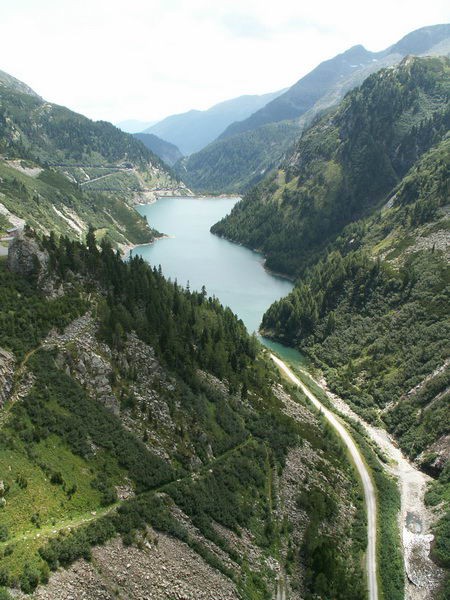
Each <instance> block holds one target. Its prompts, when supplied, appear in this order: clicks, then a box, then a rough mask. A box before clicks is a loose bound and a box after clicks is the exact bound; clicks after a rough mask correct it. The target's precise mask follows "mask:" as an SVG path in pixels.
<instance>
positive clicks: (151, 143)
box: [134, 133, 183, 167]
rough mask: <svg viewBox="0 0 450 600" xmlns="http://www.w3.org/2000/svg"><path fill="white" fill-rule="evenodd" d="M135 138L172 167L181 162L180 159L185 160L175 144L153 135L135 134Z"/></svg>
mask: <svg viewBox="0 0 450 600" xmlns="http://www.w3.org/2000/svg"><path fill="white" fill-rule="evenodd" d="M134 137H135V138H136V139H137V140H139V141H141V142H142V143H143V144H144V146H145V147H146V148H148V149H149V150H151V151H152V152H153V153H154V154H156V155H157V156H159V158H160V159H161V160H162V161H163V162H165V163H166V165H169V166H170V167H172V166H173V165H174V164H175V163H176V162H177V161H178V160H180V158H183V155H182V154H181V152H180V151H179V149H178V148H177V147H176V146H174V144H171V143H170V142H166V141H165V140H162V139H161V138H159V137H158V136H157V135H154V134H153V133H135V134H134Z"/></svg>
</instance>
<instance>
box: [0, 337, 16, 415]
mask: <svg viewBox="0 0 450 600" xmlns="http://www.w3.org/2000/svg"><path fill="white" fill-rule="evenodd" d="M14 365H15V358H14V356H13V355H12V354H11V353H10V352H7V351H6V350H3V348H0V407H1V406H2V405H3V404H4V403H5V402H6V400H7V399H8V398H9V395H10V394H11V390H12V386H13V378H14Z"/></svg>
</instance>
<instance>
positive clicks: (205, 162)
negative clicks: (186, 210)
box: [175, 25, 450, 193]
mask: <svg viewBox="0 0 450 600" xmlns="http://www.w3.org/2000/svg"><path fill="white" fill-rule="evenodd" d="M443 40H444V41H443ZM446 40H447V42H448V44H446V43H445V41H446ZM399 44H400V46H399ZM401 44H403V46H402V45H401ZM414 44H416V46H415V47H414V48H413V45H414ZM400 47H404V50H405V51H406V50H408V51H410V50H411V49H415V50H416V54H420V53H421V52H422V51H423V49H424V47H426V48H428V50H427V51H429V52H432V53H434V52H436V51H440V52H444V53H445V54H450V25H436V26H430V27H425V28H422V29H419V30H416V31H415V32H412V33H411V34H408V35H407V36H405V37H404V38H402V40H400V41H399V42H397V43H396V44H393V45H392V46H390V47H389V48H387V49H386V50H385V51H381V52H378V53H371V52H369V51H367V50H365V48H364V47H362V46H354V47H353V48H352V49H350V50H347V51H346V52H344V53H342V54H339V55H337V56H336V57H334V58H332V59H329V60H328V61H324V62H322V63H321V64H320V65H318V66H317V67H316V68H315V69H313V70H312V71H311V72H310V73H308V74H306V75H305V76H304V77H302V78H301V79H300V80H299V81H298V82H297V83H296V84H294V85H293V86H291V88H289V90H287V91H286V92H285V93H284V94H282V95H280V96H279V97H278V98H276V99H274V100H273V101H272V102H271V103H269V104H267V105H266V106H265V107H264V108H262V109H261V110H260V111H258V112H257V113H254V114H253V115H251V116H250V117H249V118H248V119H247V120H245V121H242V122H240V123H235V124H232V125H230V127H229V128H228V130H227V131H226V132H224V134H222V136H221V137H220V138H219V139H218V140H216V141H215V142H213V143H212V144H210V145H209V146H207V147H206V148H204V149H203V150H201V151H200V152H197V153H195V154H193V155H191V156H189V157H188V158H184V159H182V160H181V161H180V163H179V164H178V165H176V167H175V168H176V170H177V172H178V173H180V175H181V176H182V177H183V178H185V180H186V183H187V184H188V185H189V186H190V187H191V188H193V189H196V190H199V191H203V190H208V191H210V192H216V193H217V192H220V191H222V192H223V191H232V192H235V193H236V192H245V191H247V190H248V189H250V188H251V186H252V185H254V184H255V183H256V180H257V178H258V173H259V174H260V175H259V179H260V180H261V179H262V177H263V176H264V175H266V174H267V168H272V167H274V166H276V164H277V163H280V162H281V161H282V159H283V156H284V155H285V153H286V151H287V149H288V147H289V143H288V142H289V140H281V139H280V138H279V137H277V135H276V133H275V135H274V137H273V139H272V140H270V139H269V138H268V135H267V131H268V130H270V125H274V123H273V122H272V123H268V121H277V122H279V123H282V122H284V121H281V120H279V119H286V118H291V119H292V117H295V118H294V119H293V120H291V121H287V122H286V123H285V128H286V129H289V130H290V131H291V132H292V138H295V135H296V133H295V128H296V127H297V128H298V132H297V137H298V136H299V135H300V134H301V131H302V130H303V129H304V128H305V127H307V126H308V125H310V124H311V122H313V121H314V119H315V118H316V116H317V115H318V114H320V112H322V111H324V110H330V109H331V108H332V107H333V106H336V105H337V104H338V103H339V102H340V101H341V100H342V98H343V97H344V95H345V94H346V93H347V92H348V91H349V90H351V89H353V88H355V87H357V86H358V85H361V83H362V82H363V80H364V79H366V78H367V77H368V76H370V75H371V74H372V73H373V72H376V71H378V70H380V69H381V68H385V67H389V66H393V65H395V64H397V63H398V62H399V61H400V60H402V59H403V58H404V54H401V53H399V52H397V50H398V49H400ZM352 56H354V57H355V58H354V59H351V58H348V60H347V57H352ZM361 57H366V60H365V64H364V66H360V65H359V66H357V65H355V64H354V61H355V59H358V58H361ZM352 65H353V66H352ZM294 113H295V114H294ZM261 123H265V125H261ZM254 124H255V126H253V125H254ZM257 125H260V126H262V127H264V128H265V133H264V134H262V133H261V132H260V131H259V127H258V126H257ZM273 130H274V131H275V132H276V131H277V128H276V127H275V126H274V127H273ZM260 138H261V139H262V140H264V143H265V144H266V148H261V145H262V141H261V139H260ZM292 141H293V139H292ZM241 148H245V155H243V154H242V153H241ZM236 155H237V156H239V159H240V163H239V165H238V167H237V171H238V177H237V178H235V177H234V173H235V170H236ZM268 155H270V156H268ZM217 164H220V165H221V172H222V174H221V175H220V177H219V176H218V173H217V169H216V165H217Z"/></svg>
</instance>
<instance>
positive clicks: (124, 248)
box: [120, 233, 175, 257]
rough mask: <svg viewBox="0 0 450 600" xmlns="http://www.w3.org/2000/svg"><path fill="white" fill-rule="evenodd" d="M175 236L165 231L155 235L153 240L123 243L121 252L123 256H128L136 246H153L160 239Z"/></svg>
mask: <svg viewBox="0 0 450 600" xmlns="http://www.w3.org/2000/svg"><path fill="white" fill-rule="evenodd" d="M174 237H175V236H173V235H167V234H165V233H163V234H161V235H158V236H155V237H154V238H153V240H152V241H151V242H144V243H143V244H121V246H120V254H121V255H122V257H128V256H129V255H130V252H131V251H132V250H135V249H136V248H139V247H141V246H152V245H153V244H154V243H155V242H157V241H158V240H163V239H165V238H167V239H171V238H174Z"/></svg>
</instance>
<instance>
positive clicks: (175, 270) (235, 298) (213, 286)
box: [133, 198, 301, 362]
mask: <svg viewBox="0 0 450 600" xmlns="http://www.w3.org/2000/svg"><path fill="white" fill-rule="evenodd" d="M237 201H238V199H237V198H160V199H159V200H157V201H156V202H154V203H153V204H145V205H140V206H137V207H136V208H137V210H138V212H139V213H140V214H141V215H145V216H146V217H147V220H148V223H149V225H150V226H151V227H154V228H155V229H157V230H158V231H160V232H161V233H164V234H165V235H167V236H169V237H166V238H162V239H159V240H158V241H156V242H154V243H153V244H147V245H143V246H138V247H137V248H135V250H134V251H133V252H134V253H137V254H139V255H141V256H142V257H143V258H144V259H145V260H146V261H147V262H149V263H150V264H151V265H152V266H158V265H161V268H162V271H163V273H164V275H165V276H166V277H168V278H170V279H171V280H172V281H174V280H175V279H176V280H177V282H178V283H179V284H180V285H182V286H184V287H185V286H186V285H187V283H188V282H189V286H190V289H191V290H200V289H201V288H202V285H204V286H205V287H206V290H207V292H208V295H210V296H213V295H214V296H216V297H217V298H219V300H220V301H221V302H222V304H224V305H227V306H229V307H230V308H231V310H232V311H233V312H234V313H236V314H237V315H238V317H239V318H240V319H242V320H243V322H244V323H245V325H246V327H247V329H248V331H249V332H250V333H252V332H257V331H258V328H259V325H260V323H261V319H262V316H263V314H264V312H265V311H266V310H267V309H268V308H269V306H270V305H271V304H272V303H273V302H275V300H278V299H279V298H281V297H282V296H286V294H288V293H289V292H290V291H291V290H292V288H293V284H292V282H290V281H289V280H287V279H283V278H281V277H277V276H275V275H272V274H271V273H269V272H268V271H266V270H265V269H264V258H263V257H262V256H261V254H258V253H257V252H253V251H252V250H249V249H247V248H244V247H243V246H239V245H238V244H233V243H231V242H229V241H227V240H224V239H221V238H219V237H217V236H215V235H213V234H212V233H210V231H209V229H210V227H211V226H212V225H213V224H214V223H216V222H217V221H219V220H220V219H221V218H222V217H224V216H225V215H226V214H228V213H229V212H230V211H231V209H232V208H233V206H234V205H235V204H236V202H237ZM262 341H263V342H264V343H265V345H267V346H268V347H270V348H271V349H272V350H275V351H277V352H278V353H279V354H282V355H283V357H284V358H288V355H289V361H290V362H292V361H293V360H294V361H295V362H297V361H301V357H300V354H299V353H297V352H296V351H295V350H293V349H288V348H285V347H283V346H281V345H280V344H276V343H274V342H271V341H269V340H265V339H262Z"/></svg>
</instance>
